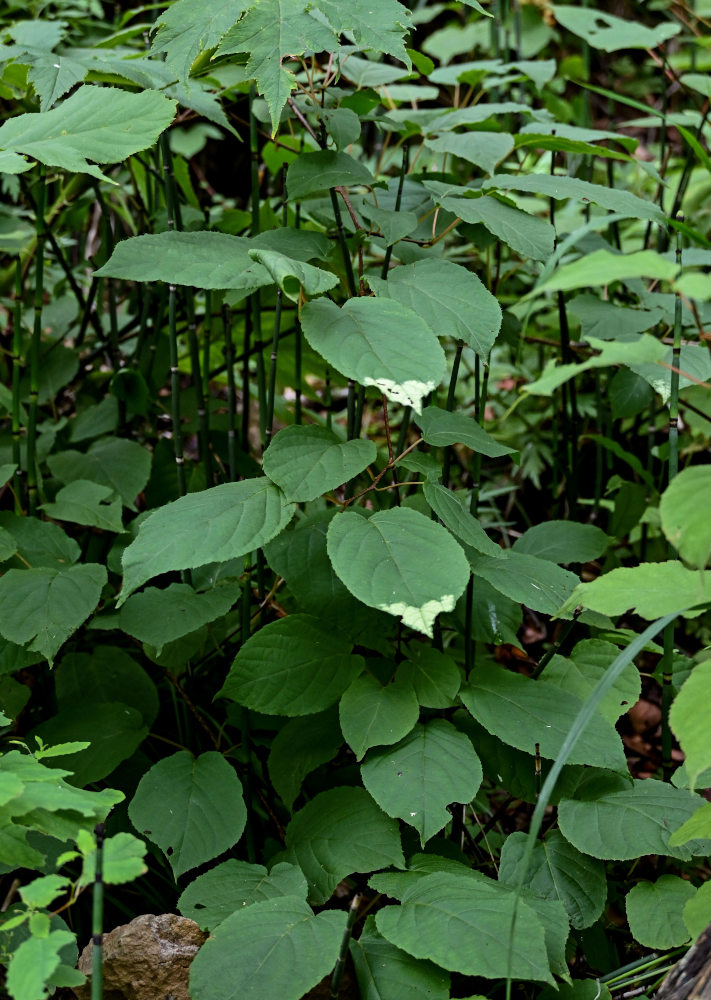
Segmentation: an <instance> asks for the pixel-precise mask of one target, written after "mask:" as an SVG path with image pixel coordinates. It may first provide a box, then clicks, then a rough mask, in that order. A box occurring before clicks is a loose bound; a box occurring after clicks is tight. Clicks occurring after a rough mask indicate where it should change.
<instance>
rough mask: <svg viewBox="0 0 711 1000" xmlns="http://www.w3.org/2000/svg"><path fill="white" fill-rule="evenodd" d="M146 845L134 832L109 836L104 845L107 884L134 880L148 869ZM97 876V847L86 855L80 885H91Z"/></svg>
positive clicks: (103, 875)
mask: <svg viewBox="0 0 711 1000" xmlns="http://www.w3.org/2000/svg"><path fill="white" fill-rule="evenodd" d="M146 853H147V848H146V845H145V844H144V842H143V841H142V840H139V839H138V837H134V836H133V834H132V833H117V834H114V836H113V837H107V838H106V839H105V840H104V845H103V857H102V877H103V881H104V882H105V883H106V884H107V885H122V884H123V883H124V882H133V880H134V879H136V878H140V876H141V875H145V873H146V872H147V871H148V869H147V868H146V865H145V862H144V859H145V856H146ZM95 877H96V847H95V846H94V848H93V850H92V851H91V853H89V854H87V855H85V857H84V864H83V867H82V872H81V878H80V879H79V884H80V885H91V883H92V882H93V881H94V878H95Z"/></svg>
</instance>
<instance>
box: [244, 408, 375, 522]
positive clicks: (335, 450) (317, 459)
mask: <svg viewBox="0 0 711 1000" xmlns="http://www.w3.org/2000/svg"><path fill="white" fill-rule="evenodd" d="M377 455H378V450H377V448H376V447H375V443H374V442H373V441H363V440H354V441H342V440H341V439H340V438H338V437H337V436H336V435H335V434H334V433H333V431H331V430H328V429H327V428H326V427H304V426H292V427H286V428H284V429H283V430H281V431H279V433H278V434H277V435H276V436H275V437H274V439H273V441H272V443H271V444H270V445H269V447H268V448H267V450H266V452H265V453H264V460H263V463H262V465H263V469H264V472H265V473H266V475H267V476H268V477H269V478H270V479H271V480H272V481H273V482H275V483H276V484H277V486H278V487H279V488H280V489H281V490H282V492H283V493H284V496H285V497H286V499H287V500H288V501H294V502H297V503H301V502H304V501H308V500H315V499H316V497H320V496H321V495H322V494H323V493H327V492H328V491H329V490H333V489H336V487H338V486H342V485H343V484H344V483H347V482H349V481H350V480H351V479H353V478H355V476H358V475H360V473H361V472H363V470H364V469H365V468H367V467H368V466H369V465H370V464H371V463H372V462H374V461H375V460H376V458H377Z"/></svg>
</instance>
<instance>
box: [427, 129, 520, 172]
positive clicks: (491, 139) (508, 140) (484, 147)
mask: <svg viewBox="0 0 711 1000" xmlns="http://www.w3.org/2000/svg"><path fill="white" fill-rule="evenodd" d="M425 146H426V147H427V148H428V149H431V150H432V152H433V153H450V154H451V155H452V156H459V157H460V158H461V159H462V160H467V161H468V162H469V163H473V164H475V166H477V167H481V169H482V170H483V171H484V173H486V174H493V173H494V171H495V170H496V165H497V164H498V163H500V162H501V161H502V160H504V159H505V158H506V157H507V156H508V155H509V153H510V152H511V150H512V149H513V148H514V139H513V136H512V135H508V134H507V133H505V132H478V131H477V132H445V133H444V135H441V136H438V137H437V138H436V139H432V138H427V139H425Z"/></svg>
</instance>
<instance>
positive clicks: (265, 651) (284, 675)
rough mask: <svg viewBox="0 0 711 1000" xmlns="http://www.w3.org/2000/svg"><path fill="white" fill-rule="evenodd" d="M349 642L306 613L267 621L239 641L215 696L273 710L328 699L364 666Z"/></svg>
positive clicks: (295, 710) (306, 710) (314, 707)
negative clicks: (264, 624) (236, 651)
mask: <svg viewBox="0 0 711 1000" xmlns="http://www.w3.org/2000/svg"><path fill="white" fill-rule="evenodd" d="M352 648H353V643H352V641H351V640H349V639H347V638H346V637H345V636H342V635H339V634H338V632H336V631H334V630H333V629H332V628H330V627H329V626H327V625H322V624H321V623H320V622H319V621H318V619H316V618H312V617H311V615H288V616H287V617H286V618H280V619H278V620H277V621H274V622H270V623H269V624H268V625H266V626H265V627H264V628H262V629H260V630H259V631H258V632H255V634H254V635H252V636H250V638H249V639H248V640H247V641H246V642H245V643H244V644H243V645H242V646H241V648H240V651H239V653H238V654H237V657H236V658H235V660H234V663H233V664H232V667H231V669H230V672H229V674H228V675H227V679H226V681H225V683H224V685H223V686H222V688H221V690H220V691H219V696H220V697H222V698H229V699H231V700H232V701H236V702H237V703H238V704H240V705H245V706H246V707H247V708H253V709H256V710H257V711H259V712H268V713H270V714H274V715H288V716H294V715H311V714H312V713H314V712H320V711H322V710H323V709H326V708H328V707H329V705H332V704H333V703H334V702H335V701H337V700H338V698H339V697H340V696H341V695H342V694H343V692H344V691H345V690H346V688H347V687H348V685H349V684H350V683H351V681H353V680H354V679H355V678H356V677H357V676H358V674H359V673H360V672H361V670H362V669H363V666H364V663H363V659H362V657H360V656H352V655H351V649H352Z"/></svg>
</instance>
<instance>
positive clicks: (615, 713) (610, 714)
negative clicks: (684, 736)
mask: <svg viewBox="0 0 711 1000" xmlns="http://www.w3.org/2000/svg"><path fill="white" fill-rule="evenodd" d="M618 655H619V649H618V648H617V646H614V645H613V644H612V643H611V642H604V641H603V640H602V639H584V640H583V641H582V642H579V643H578V644H577V645H576V647H575V649H574V650H573V651H572V653H571V654H570V657H569V658H566V657H564V656H559V655H557V654H556V655H555V656H554V657H553V658H552V659H551V660H550V662H549V663H548V665H547V666H546V668H545V671H544V676H543V675H542V676H543V679H544V680H545V681H547V682H549V683H552V684H555V685H556V686H557V687H559V688H560V689H561V690H562V691H570V693H571V694H574V695H577V696H578V698H580V699H582V700H583V701H585V700H586V699H587V698H588V696H589V695H590V694H591V692H592V690H593V688H594V687H595V685H596V684H597V683H598V681H599V680H601V679H602V677H603V676H604V674H605V673H606V672H607V670H608V668H609V667H611V666H612V664H613V663H614V662H615V660H616V659H617V657H618ZM641 690H642V678H641V676H640V673H639V670H638V669H637V667H636V666H635V665H634V663H628V664H627V666H626V667H625V669H624V670H623V671H622V673H621V674H620V675H619V677H618V678H617V679H616V680H615V683H614V684H613V685H612V687H611V688H610V690H609V691H608V692H607V694H606V695H605V697H604V698H603V700H602V702H601V703H600V707H599V709H598V711H599V712H600V714H601V715H602V716H603V717H604V718H605V719H607V721H608V722H609V723H611V724H612V725H614V724H615V722H616V721H617V719H618V718H619V717H620V716H621V715H624V714H625V713H626V712H628V711H629V710H630V708H632V706H633V705H635V704H636V703H637V701H638V700H639V696H640V693H641Z"/></svg>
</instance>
